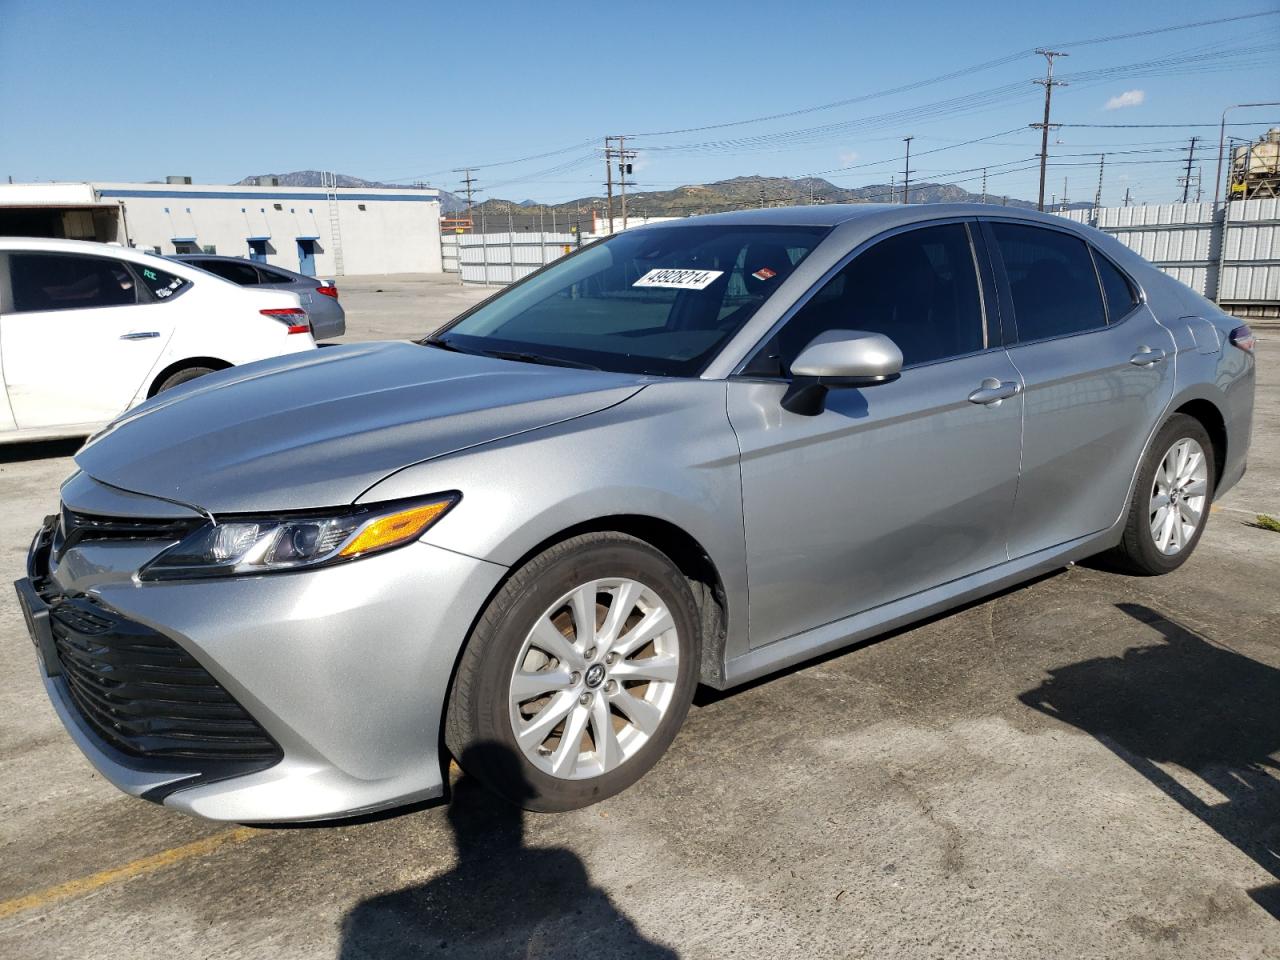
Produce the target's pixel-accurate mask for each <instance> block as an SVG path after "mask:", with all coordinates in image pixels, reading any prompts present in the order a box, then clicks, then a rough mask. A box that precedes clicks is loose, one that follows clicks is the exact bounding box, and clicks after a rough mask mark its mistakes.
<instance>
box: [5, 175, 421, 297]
mask: <svg viewBox="0 0 1280 960" xmlns="http://www.w3.org/2000/svg"><path fill="white" fill-rule="evenodd" d="M336 192H337V196H338V201H337V208H338V217H339V221H338V222H339V230H338V233H339V235H340V239H341V250H342V257H341V259H342V264H341V269H339V265H338V258H337V256H336V255H335V254H336V249H337V242H336V238H335V237H334V236H333V230H332V225H331V222H330V215H329V200H328V195H327V193H326V191H325V190H324V189H322V188H316V187H240V186H210V185H205V184H193V185H185V184H182V185H175V184H145V183H92V184H12V185H8V184H0V208H2V207H4V206H5V205H6V204H9V205H13V206H17V205H20V204H31V203H39V204H41V205H48V206H50V207H52V206H56V205H57V204H59V203H62V204H66V205H67V206H72V205H76V204H81V203H86V202H92V201H96V202H97V203H111V204H117V203H118V204H121V205H123V210H124V214H123V218H122V221H121V224H120V230H121V233H122V234H123V235H122V236H120V237H118V238H117V239H119V240H121V241H123V240H124V235H127V238H128V241H129V242H130V243H132V244H133V245H134V246H135V247H138V248H139V249H142V250H148V251H155V250H158V251H159V252H160V253H161V254H164V255H168V254H173V253H176V252H178V249H179V244H178V242H177V241H180V240H182V239H184V238H194V243H195V245H196V247H197V248H198V249H204V248H206V247H214V248H215V252H216V253H218V254H221V255H225V256H233V257H247V256H248V255H249V243H248V238H250V237H267V238H269V239H268V240H267V262H268V263H272V264H276V265H277V266H281V267H286V268H288V269H290V270H297V269H298V267H299V258H298V238H300V237H316V238H317V239H316V240H315V241H314V245H315V273H316V275H318V276H335V275H339V274H361V273H439V272H441V270H442V265H441V260H440V202H439V195H438V194H437V192H436V191H434V190H369V189H360V188H339V189H338V190H337V191H336Z"/></svg>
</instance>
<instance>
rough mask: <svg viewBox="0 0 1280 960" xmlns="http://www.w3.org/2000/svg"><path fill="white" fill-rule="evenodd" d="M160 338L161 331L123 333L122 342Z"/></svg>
mask: <svg viewBox="0 0 1280 960" xmlns="http://www.w3.org/2000/svg"><path fill="white" fill-rule="evenodd" d="M158 336H160V331H159V330H139V331H135V332H134V333H122V334H121V335H120V339H121V340H151V339H154V338H155V337H158Z"/></svg>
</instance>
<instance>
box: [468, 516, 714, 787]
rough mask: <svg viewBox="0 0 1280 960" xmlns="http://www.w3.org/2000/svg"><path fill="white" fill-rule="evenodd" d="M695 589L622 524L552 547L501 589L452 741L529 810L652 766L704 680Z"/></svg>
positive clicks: (616, 783) (485, 618)
mask: <svg viewBox="0 0 1280 960" xmlns="http://www.w3.org/2000/svg"><path fill="white" fill-rule="evenodd" d="M698 622H699V621H698V616H697V608H696V604H695V602H694V598H693V594H692V592H691V591H690V589H689V585H688V582H687V581H686V580H685V578H684V576H683V574H681V572H680V570H679V569H678V568H677V567H676V566H675V565H674V564H673V563H672V562H671V561H670V560H669V559H668V558H667V557H666V556H665V555H664V554H663V553H661V552H660V551H658V550H656V549H655V548H653V547H651V546H650V545H649V544H647V543H644V542H643V541H640V540H637V539H635V538H633V537H629V536H626V535H624V534H620V533H593V534H585V535H583V536H579V537H574V538H572V539H570V540H567V541H565V542H564V543H561V544H557V545H556V546H554V547H551V548H550V549H548V550H547V551H546V552H544V553H542V554H540V555H539V556H537V557H535V558H534V559H533V560H531V561H530V562H529V563H528V564H526V565H525V566H524V567H522V568H521V569H520V570H519V571H517V572H516V573H515V574H514V575H513V576H512V577H511V578H510V579H509V580H508V581H507V583H506V584H504V585H503V587H502V588H501V589H500V590H499V591H498V593H497V594H496V595H495V596H494V598H493V600H492V601H491V602H490V604H489V606H488V607H487V608H486V610H485V612H484V614H483V615H482V616H481V618H480V621H479V623H478V624H477V625H476V628H475V630H474V631H473V633H472V636H471V638H470V639H469V640H468V642H467V647H466V649H465V651H464V652H463V655H462V660H461V662H460V663H459V665H458V673H457V676H456V677H455V680H454V687H453V690H452V692H451V694H450V700H449V710H448V716H447V718H446V727H445V739H446V743H447V745H448V747H449V749H450V751H451V752H452V753H453V755H454V757H456V758H457V759H458V761H459V763H460V764H461V765H462V766H463V768H464V769H465V770H466V772H467V773H469V774H471V775H473V776H475V777H477V778H478V779H480V780H482V781H484V782H485V783H486V784H488V785H489V786H490V787H491V788H492V789H494V790H495V791H496V792H497V793H499V794H501V795H502V796H503V797H505V798H506V799H508V800H510V801H512V802H513V803H517V804H519V805H521V806H524V807H526V808H528V809H530V810H572V809H576V808H578V807H584V806H587V805H589V804H592V803H595V802H597V801H599V800H603V799H605V798H606V797H610V796H612V795H614V794H616V793H618V792H620V791H622V790H625V789H626V788H627V787H629V786H630V785H631V784H632V783H634V782H635V781H636V780H638V779H639V778H640V777H641V776H643V775H644V773H645V772H646V771H648V770H649V768H650V767H652V766H653V765H654V764H655V763H656V762H657V761H658V759H659V758H660V757H661V756H662V754H663V753H664V752H665V751H666V749H667V747H668V746H669V745H670V743H671V741H672V740H673V739H674V738H675V735H676V732H677V731H678V730H679V728H680V725H681V723H682V722H683V721H684V718H685V715H686V714H687V712H688V709H689V702H690V700H691V699H692V697H693V690H694V686H695V684H696V680H697V663H698V646H699V638H698V632H697V624H698Z"/></svg>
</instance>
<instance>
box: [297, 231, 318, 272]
mask: <svg viewBox="0 0 1280 960" xmlns="http://www.w3.org/2000/svg"><path fill="white" fill-rule="evenodd" d="M298 272H299V273H305V274H306V275H307V276H308V277H314V276H315V275H316V242H315V241H314V240H303V239H299V240H298Z"/></svg>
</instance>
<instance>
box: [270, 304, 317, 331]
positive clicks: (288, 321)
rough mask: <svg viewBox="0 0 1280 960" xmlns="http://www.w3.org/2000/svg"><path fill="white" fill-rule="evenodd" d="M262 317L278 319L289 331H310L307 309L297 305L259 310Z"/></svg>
mask: <svg viewBox="0 0 1280 960" xmlns="http://www.w3.org/2000/svg"><path fill="white" fill-rule="evenodd" d="M258 312H259V313H260V314H262V315H263V316H264V317H270V318H271V319H272V320H279V321H280V322H281V323H283V324H284V325H285V326H286V327H288V328H289V332H290V333H310V332H311V322H310V321H309V320H307V311H305V310H302V309H300V308H298V307H281V308H279V309H276V310H259V311H258Z"/></svg>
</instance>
